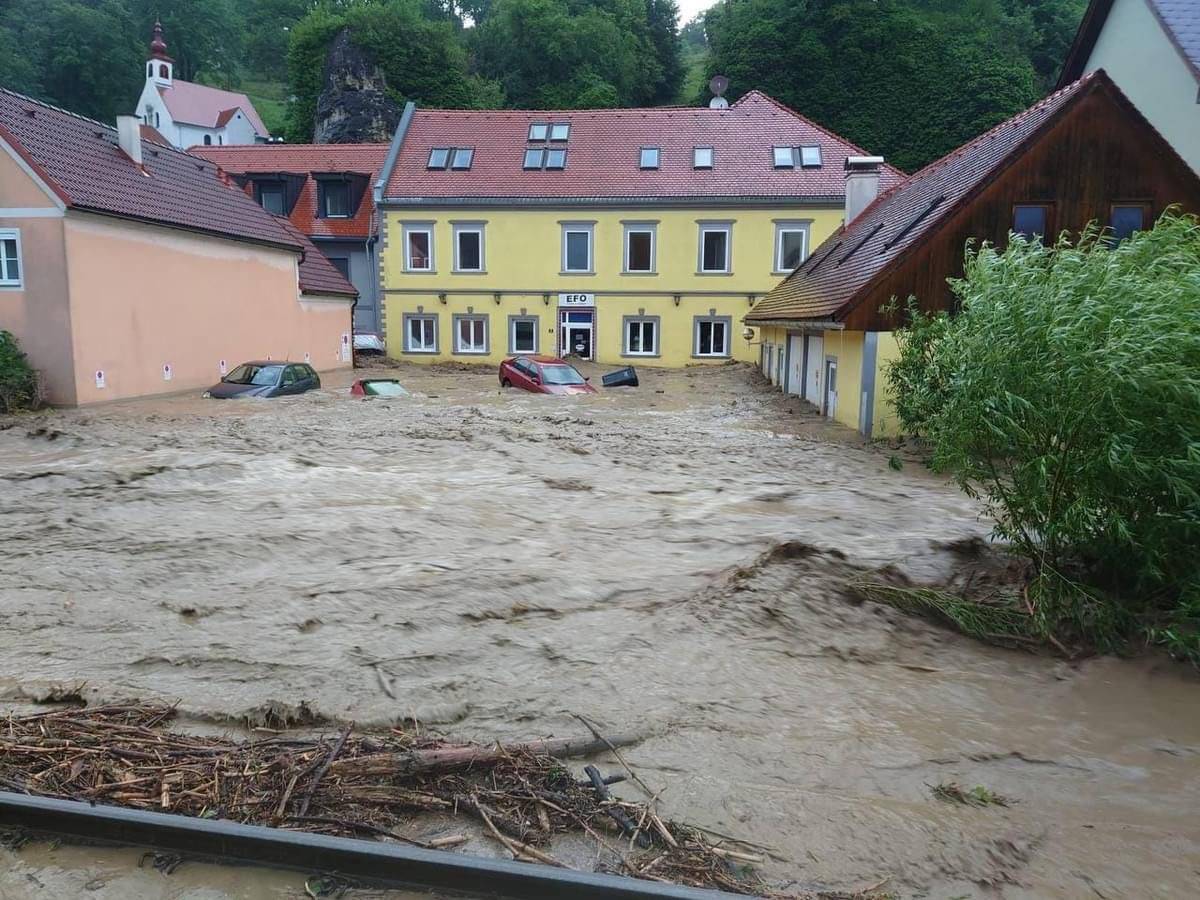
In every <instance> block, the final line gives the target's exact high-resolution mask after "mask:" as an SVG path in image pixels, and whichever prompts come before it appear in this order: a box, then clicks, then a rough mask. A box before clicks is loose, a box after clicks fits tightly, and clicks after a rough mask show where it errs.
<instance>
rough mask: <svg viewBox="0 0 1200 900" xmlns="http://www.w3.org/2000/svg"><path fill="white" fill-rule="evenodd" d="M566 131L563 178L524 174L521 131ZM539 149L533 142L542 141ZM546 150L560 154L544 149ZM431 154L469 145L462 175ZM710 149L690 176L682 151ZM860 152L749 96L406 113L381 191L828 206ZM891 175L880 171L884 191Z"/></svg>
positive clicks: (392, 194) (402, 198)
mask: <svg viewBox="0 0 1200 900" xmlns="http://www.w3.org/2000/svg"><path fill="white" fill-rule="evenodd" d="M542 122H544V123H555V122H558V123H568V124H570V126H571V132H570V140H568V141H567V142H566V144H565V146H566V148H567V166H566V169H565V170H563V171H540V170H539V171H526V170H524V169H523V168H522V160H523V156H524V152H525V148H526V146H537V145H536V144H528V143H527V140H526V139H527V137H528V134H529V126H530V125H531V124H533V123H542ZM776 145H779V146H789V145H790V146H800V145H817V146H819V147H820V148H821V155H822V165H821V166H820V167H819V168H808V169H805V168H800V167H799V166H797V167H796V168H795V169H776V168H774V165H773V157H772V148H773V147H774V146H776ZM542 146H545V143H544V142H543V143H542ZM554 146H564V145H563V144H555V145H554ZM643 146H648V147H659V148H661V151H662V152H661V165H660V168H658V169H656V170H643V169H641V168H639V165H638V155H639V150H640V148H641V147H643ZM434 147H473V148H475V157H474V160H473V163H472V166H471V169H470V171H445V170H429V169H428V168H426V164H427V162H428V159H429V151H430V150H431V149H432V148H434ZM695 147H712V148H713V150H714V158H715V159H714V165H713V168H712V169H711V170H702V169H695V168H693V165H692V150H693V148H695ZM863 153H864V151H863V150H862V149H860V148H859V147H856V146H854V145H853V144H851V143H850V142H848V141H846V140H843V139H842V138H840V137H838V136H837V135H835V134H833V133H831V132H829V131H826V130H825V129H824V128H821V127H820V126H818V125H816V124H814V123H813V122H810V121H809V120H808V119H806V118H804V117H803V116H801V115H800V114H798V113H796V112H794V111H792V110H790V109H788V108H787V107H785V106H783V105H781V104H780V103H778V102H776V101H775V100H772V99H771V98H770V97H767V96H766V95H765V94H762V93H760V92H758V91H751V92H750V93H749V94H747V95H746V96H744V97H742V98H741V99H740V100H738V101H737V102H736V103H734V104H733V105H732V106H731V107H730V108H729V109H723V110H720V109H709V108H692V107H662V108H651V109H603V110H601V109H597V110H559V111H554V110H540V111H536V110H449V109H417V110H416V111H415V112H414V114H413V116H412V120H411V123H410V124H409V127H408V131H407V133H406V134H404V136H403V143H402V144H401V148H400V152H399V155H398V157H397V160H396V164H395V166H394V167H393V169H392V171H391V173H390V175H389V178H388V183H387V188H386V190H385V192H384V196H385V198H386V199H388V200H394V201H399V202H406V201H407V202H416V203H420V202H423V201H425V200H426V199H429V198H433V199H435V200H441V201H442V202H449V201H450V199H451V198H464V199H468V200H470V199H474V200H478V199H483V198H486V199H488V200H492V201H495V200H501V199H514V200H517V201H518V202H520V201H529V200H531V199H532V200H534V201H535V202H536V201H537V200H549V201H553V200H556V199H570V200H574V201H586V200H601V201H603V200H614V199H618V200H619V199H626V198H646V199H660V198H676V199H678V198H748V197H761V198H764V199H777V198H783V197H787V198H793V199H799V198H811V199H820V200H829V201H835V200H840V199H841V198H842V197H843V196H844V194H845V176H844V174H843V172H842V163H843V161H844V160H845V158H846V157H847V156H858V155H862V154H863ZM899 174H900V173H898V172H897V171H896V170H895V169H893V168H891V167H887V169H886V171H885V175H884V177H885V184H891V183H893V182H894V181H896V180H897V179H898V177H899Z"/></svg>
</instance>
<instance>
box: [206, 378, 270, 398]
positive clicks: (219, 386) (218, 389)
mask: <svg viewBox="0 0 1200 900" xmlns="http://www.w3.org/2000/svg"><path fill="white" fill-rule="evenodd" d="M272 387H273V385H269V384H267V385H262V384H232V383H230V382H228V381H218V382H217V383H216V384H214V385H213V386H212V387H210V388H209V389H208V395H209V396H210V397H214V398H216V399H217V400H228V399H230V398H232V397H261V396H263V395H264V394H266V393H267V392H268V391H270V390H271V388H272Z"/></svg>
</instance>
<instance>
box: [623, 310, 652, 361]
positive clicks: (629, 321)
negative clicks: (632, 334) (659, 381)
mask: <svg viewBox="0 0 1200 900" xmlns="http://www.w3.org/2000/svg"><path fill="white" fill-rule="evenodd" d="M647 325H649V326H651V327H652V328H653V329H654V346H653V347H652V348H651V349H649V350H647V349H645V347H646V340H645V338H646V331H645V328H646V326H647ZM633 326H638V327H639V329H640V331H641V337H642V349H641V350H634V349H632V348H631V346H630V345H631V342H630V340H629V331H630V329H631V328H632V327H633ZM661 340H662V320H661V318H660V317H659V316H641V315H638V316H625V319H624V321H623V322H622V323H621V355H622V356H660V355H661V354H660V353H659V342H660V341H661Z"/></svg>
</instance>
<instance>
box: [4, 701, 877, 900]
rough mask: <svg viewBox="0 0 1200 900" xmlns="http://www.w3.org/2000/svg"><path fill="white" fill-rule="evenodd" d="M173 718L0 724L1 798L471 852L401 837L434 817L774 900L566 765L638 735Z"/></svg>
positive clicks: (518, 852) (695, 838)
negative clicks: (231, 728) (466, 735)
mask: <svg viewBox="0 0 1200 900" xmlns="http://www.w3.org/2000/svg"><path fill="white" fill-rule="evenodd" d="M172 714H173V709H172V708H171V707H167V706H161V705H115V706H104V707H96V708H92V709H69V710H58V711H54V712H48V713H42V714H38V715H30V716H21V717H15V716H10V717H8V718H7V719H6V720H4V721H3V722H0V788H3V789H5V790H10V791H18V792H22V793H28V794H37V795H42V796H48V797H57V798H63V799H72V800H79V801H87V802H95V803H105V804H114V805H120V806H127V807H131V808H135V809H144V810H156V811H165V812H171V813H178V814H183V815H189V816H199V817H202V818H219V819H227V820H231V821H235V822H240V823H243V824H254V825H269V826H276V827H281V828H289V829H298V830H304V831H312V832H317V833H322V834H332V835H341V836H353V837H371V838H375V839H380V840H397V841H402V842H406V843H411V844H416V845H418V846H422V847H426V848H431V849H436V848H447V847H452V846H457V845H459V844H461V843H464V842H465V841H466V840H467V838H466V837H465V836H464V835H461V834H454V835H449V836H447V835H440V836H438V837H436V838H433V839H430V840H420V839H418V838H416V837H414V836H412V835H409V834H405V831H406V830H412V829H413V816H414V814H415V813H421V812H426V811H432V812H437V813H441V814H443V815H449V816H467V817H470V818H472V819H475V820H476V821H478V822H479V823H480V824H481V825H482V826H483V828H484V833H485V834H486V835H487V836H488V837H489V838H490V839H492V840H495V841H496V842H497V843H499V844H500V845H501V846H503V847H505V848H506V849H507V850H508V851H509V852H510V853H511V854H512V856H513V857H514V858H515V859H520V860H525V861H536V862H540V863H543V864H546V865H553V866H565V865H566V864H565V863H564V862H563V861H561V860H559V859H556V858H555V857H554V855H553V853H552V851H551V849H550V843H551V839H552V838H553V837H554V836H556V835H560V834H569V833H575V834H581V835H586V836H589V837H590V838H592V839H593V840H595V842H596V844H597V853H596V858H597V860H598V866H599V868H600V869H601V870H603V871H612V872H619V873H621V874H626V875H631V876H634V877H637V878H645V879H651V880H656V881H665V882H673V883H678V884H686V885H690V886H694V887H712V888H720V889H723V890H727V891H734V892H738V893H756V894H770V892H769V891H767V890H766V886H765V885H764V884H763V883H762V882H761V880H760V879H759V878H758V877H757V876H756V875H755V874H754V873H753V871H752V870H751V869H749V868H748V866H747V864H748V863H751V862H755V861H761V857H758V856H756V855H755V854H753V853H750V852H747V850H746V848H747V847H750V846H751V845H748V844H747V845H743V844H741V843H740V842H738V841H735V840H727V839H722V840H720V841H714V840H712V839H710V838H709V837H706V836H705V834H704V833H703V832H702V831H700V830H699V829H695V828H691V827H689V826H687V825H682V824H680V823H676V822H669V821H663V820H662V819H661V818H660V817H659V816H658V815H657V813H655V812H654V810H653V809H652V806H651V805H650V804H646V803H633V802H627V801H624V800H621V799H618V798H616V797H614V796H613V795H612V794H611V792H610V791H609V790H608V785H609V784H613V783H617V782H618V781H621V780H623V776H615V777H613V776H610V777H608V778H605V777H604V776H603V774H602V773H601V772H600V771H599V770H598V769H596V768H595V767H594V766H588V767H587V769H586V774H587V780H586V781H583V780H580V779H578V777H577V776H576V775H573V774H572V773H571V771H570V770H569V769H567V768H566V767H565V766H564V765H563V764H562V763H561V762H560V761H559V759H560V758H562V757H569V756H580V755H590V754H595V753H598V752H601V751H607V750H608V749H609V748H610V747H617V746H622V745H628V744H631V743H633V742H634V741H635V739H634V738H632V737H628V736H612V737H603V738H601V739H597V740H579V741H566V740H546V741H530V742H526V743H520V744H508V745H501V744H495V745H492V746H480V745H454V744H450V743H447V742H445V741H443V740H441V739H438V738H435V737H430V736H428V735H418V734H416V733H410V732H405V731H401V730H399V729H392V730H391V732H390V733H388V734H386V735H365V734H356V733H355V732H354V731H353V729H352V728H351V727H347V728H345V729H343V730H342V731H341V732H340V733H339V734H337V735H336V736H334V737H332V738H322V739H294V738H288V737H284V736H277V737H272V738H269V739H266V740H257V741H249V742H245V741H236V740H230V739H224V738H211V737H198V736H195V735H185V734H179V733H174V732H171V731H168V730H167V729H166V727H165V725H166V723H167V722H168V721H169V720H170V719H171V717H172ZM778 896H784V895H778ZM787 896H826V897H836V896H842V895H839V894H824V895H820V894H808V895H796V894H791V895H787ZM861 896H869V895H865V894H864V895H861Z"/></svg>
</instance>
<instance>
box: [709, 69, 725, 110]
mask: <svg viewBox="0 0 1200 900" xmlns="http://www.w3.org/2000/svg"><path fill="white" fill-rule="evenodd" d="M708 89H709V90H710V91H711V92H712V94H713V98H712V99H711V100H709V101H708V108H709V109H729V101H728V100H726V99H725V92H726V91H727V90H729V79H728V78H726V77H725V76H724V75H714V76H713V77H712V80H711V81H709V83H708Z"/></svg>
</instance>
